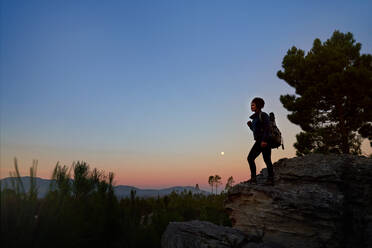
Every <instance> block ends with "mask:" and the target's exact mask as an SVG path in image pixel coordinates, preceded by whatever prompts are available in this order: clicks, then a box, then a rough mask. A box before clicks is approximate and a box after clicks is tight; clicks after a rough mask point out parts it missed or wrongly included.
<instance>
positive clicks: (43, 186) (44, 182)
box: [0, 176, 210, 198]
mask: <svg viewBox="0 0 372 248" xmlns="http://www.w3.org/2000/svg"><path fill="white" fill-rule="evenodd" d="M13 179H14V178H12V177H7V178H3V179H1V180H0V183H1V188H2V189H3V188H12V180H13ZM35 179H36V187H37V188H38V197H40V198H42V197H44V196H45V195H46V194H47V193H48V191H49V188H50V183H51V182H52V180H49V179H43V178H39V177H36V178H35ZM21 180H22V183H23V185H24V188H25V191H26V192H27V191H29V189H30V177H28V176H26V177H21ZM132 190H135V191H136V196H138V197H144V198H148V197H158V196H160V197H162V196H165V195H169V194H171V193H172V192H176V193H181V192H183V191H187V192H189V191H191V193H192V194H203V195H208V194H210V193H209V192H207V191H205V190H201V189H199V190H198V189H196V188H195V187H192V186H175V187H170V188H164V189H140V188H137V187H134V186H128V185H118V186H114V192H115V195H116V196H117V197H118V198H125V197H130V192H131V191H132Z"/></svg>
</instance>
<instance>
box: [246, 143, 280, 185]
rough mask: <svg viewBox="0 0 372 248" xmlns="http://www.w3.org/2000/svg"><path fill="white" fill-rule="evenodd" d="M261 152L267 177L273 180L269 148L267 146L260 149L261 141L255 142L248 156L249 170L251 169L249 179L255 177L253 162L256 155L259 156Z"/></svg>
mask: <svg viewBox="0 0 372 248" xmlns="http://www.w3.org/2000/svg"><path fill="white" fill-rule="evenodd" d="M261 152H262V155H263V159H264V161H265V164H266V167H267V171H268V174H269V177H272V178H273V177H274V171H273V164H272V163H271V148H270V146H269V145H267V146H266V147H261V141H256V143H254V145H253V147H252V149H251V151H250V152H249V154H248V158H247V160H248V163H249V168H250V169H251V177H252V178H253V177H256V164H255V162H254V160H255V159H256V158H257V157H258V155H260V153H261Z"/></svg>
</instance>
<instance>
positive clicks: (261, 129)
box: [247, 97, 274, 185]
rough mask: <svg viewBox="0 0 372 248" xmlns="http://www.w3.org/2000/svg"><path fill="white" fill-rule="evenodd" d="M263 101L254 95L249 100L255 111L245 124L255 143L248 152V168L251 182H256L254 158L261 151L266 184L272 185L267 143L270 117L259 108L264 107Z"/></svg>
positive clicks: (272, 176) (271, 170)
mask: <svg viewBox="0 0 372 248" xmlns="http://www.w3.org/2000/svg"><path fill="white" fill-rule="evenodd" d="M264 105H265V101H264V100H263V99H262V98H259V97H256V98H254V99H253V100H252V102H251V110H252V111H253V112H255V113H254V114H253V115H251V116H250V117H249V118H251V119H252V121H248V122H247V125H248V126H249V128H250V129H251V130H252V131H253V136H254V140H255V143H254V145H253V147H252V149H251V151H250V152H249V154H248V158H247V160H248V163H249V168H250V169H251V180H250V181H249V182H250V183H251V184H257V178H256V164H255V162H254V160H255V159H256V158H257V157H258V155H260V153H261V152H262V155H263V158H264V161H265V164H266V167H267V171H268V174H269V177H268V178H267V182H266V184H268V185H274V171H273V164H272V163H271V147H270V145H269V138H270V136H269V135H270V119H269V116H268V114H266V113H265V112H262V111H261V109H262V108H263V107H264Z"/></svg>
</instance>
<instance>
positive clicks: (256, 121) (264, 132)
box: [249, 112, 270, 142]
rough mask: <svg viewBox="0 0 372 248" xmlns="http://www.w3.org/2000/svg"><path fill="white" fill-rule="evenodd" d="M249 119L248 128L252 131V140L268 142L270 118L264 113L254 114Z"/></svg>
mask: <svg viewBox="0 0 372 248" xmlns="http://www.w3.org/2000/svg"><path fill="white" fill-rule="evenodd" d="M260 115H261V117H260ZM249 118H251V119H252V125H251V126H250V127H249V128H250V129H251V130H252V131H253V136H254V140H256V141H265V142H269V138H270V118H269V115H268V114H266V113H265V112H259V113H254V114H253V115H251V116H250V117H249Z"/></svg>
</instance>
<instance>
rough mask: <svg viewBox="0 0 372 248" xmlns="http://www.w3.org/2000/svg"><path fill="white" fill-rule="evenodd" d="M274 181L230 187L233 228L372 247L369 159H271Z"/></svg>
mask: <svg viewBox="0 0 372 248" xmlns="http://www.w3.org/2000/svg"><path fill="white" fill-rule="evenodd" d="M274 171H275V186H265V185H263V184H262V181H263V180H264V178H265V170H263V171H262V172H261V174H260V175H259V176H258V185H248V184H238V185H236V186H234V187H233V188H232V189H231V190H230V191H229V192H228V200H227V201H226V205H225V207H226V210H227V211H228V213H229V216H230V218H231V221H232V223H233V227H234V228H236V229H238V230H240V231H242V232H243V233H245V234H246V235H248V236H249V235H250V236H256V237H260V238H261V239H262V240H263V241H264V242H275V243H280V244H282V245H284V246H286V247H289V248H290V247H308V248H318V247H331V248H333V247H363V248H364V247H372V159H369V158H365V157H358V156H352V155H320V154H312V155H308V156H304V157H297V158H292V159H282V160H280V161H278V162H277V163H275V164H274Z"/></svg>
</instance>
